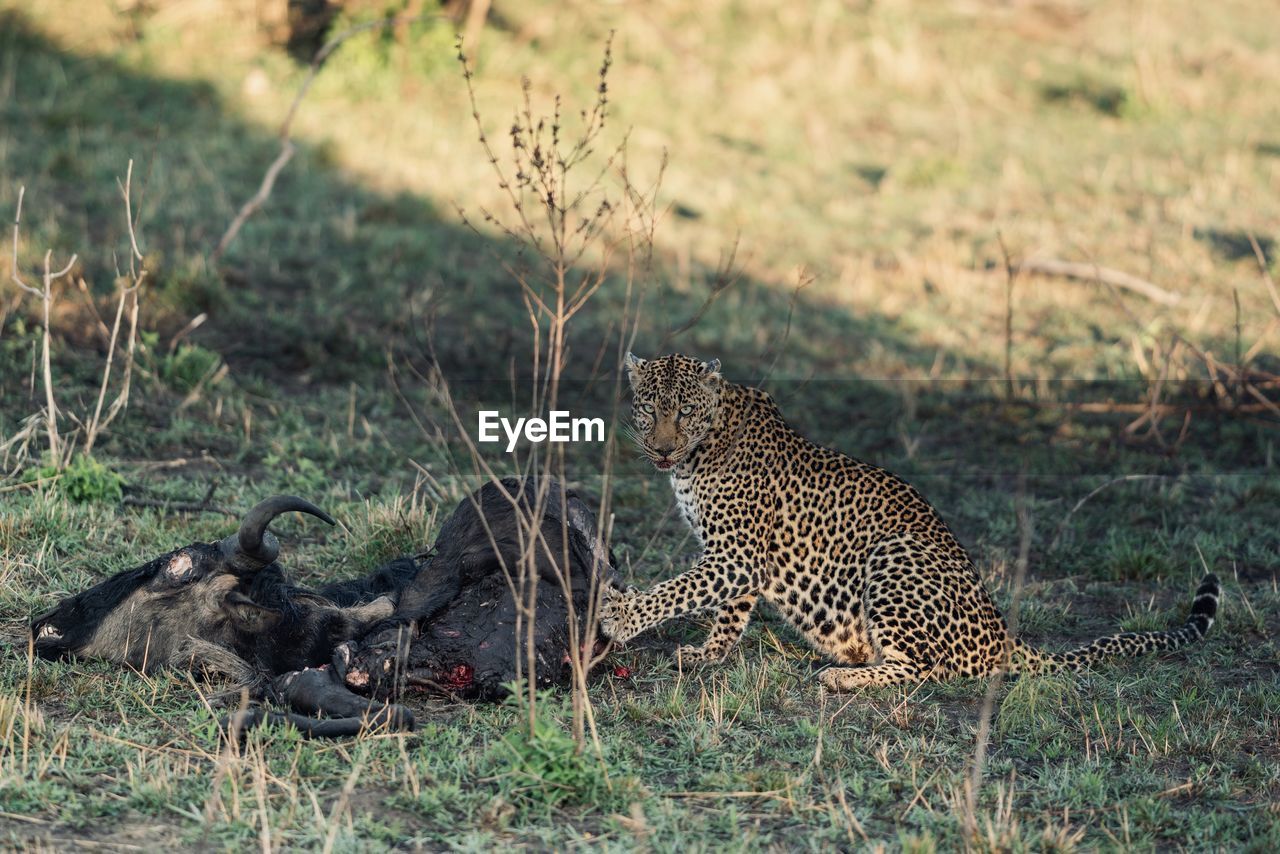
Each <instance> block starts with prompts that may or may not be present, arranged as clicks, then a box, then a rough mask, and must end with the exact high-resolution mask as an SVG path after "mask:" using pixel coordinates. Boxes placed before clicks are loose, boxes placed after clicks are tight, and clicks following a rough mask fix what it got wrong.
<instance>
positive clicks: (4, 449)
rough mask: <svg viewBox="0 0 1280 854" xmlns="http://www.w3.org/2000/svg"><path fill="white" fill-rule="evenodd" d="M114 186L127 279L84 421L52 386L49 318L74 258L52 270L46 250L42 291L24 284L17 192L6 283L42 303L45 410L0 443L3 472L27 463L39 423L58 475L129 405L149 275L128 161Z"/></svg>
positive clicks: (122, 278)
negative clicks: (120, 361) (116, 378)
mask: <svg viewBox="0 0 1280 854" xmlns="http://www.w3.org/2000/svg"><path fill="white" fill-rule="evenodd" d="M117 183H118V186H119V187H120V195H121V197H122V199H123V202H124V212H125V220H126V223H127V225H128V235H129V249H128V254H129V267H128V274H127V275H124V274H118V275H117V277H116V278H117V285H116V311H115V317H114V321H113V323H112V325H111V328H110V330H109V333H108V344H107V353H106V357H105V360H104V364H103V369H102V380H101V382H100V383H99V386H98V395H97V400H96V403H95V405H94V408H93V411H92V413H90V414H89V415H88V416H87V417H86V418H82V417H81V416H80V415H78V414H76V413H75V412H74V411H72V410H70V409H63V408H61V407H59V405H58V402H57V400H56V397H55V389H56V384H55V382H54V376H53V363H52V348H53V336H52V331H51V324H52V321H51V314H52V309H53V303H54V299H55V297H56V294H55V289H54V285H55V283H57V282H59V281H60V280H62V279H63V278H64V277H66V276H68V275H69V274H70V273H71V271H72V269H73V268H74V267H75V264H76V261H77V259H78V256H77V255H74V254H73V255H72V256H71V259H70V260H69V261H67V263H66V264H65V265H64V266H63V267H62V268H61V269H59V270H54V269H53V264H52V258H53V251H52V250H47V251H46V252H45V254H44V262H43V265H42V273H41V287H38V288H37V287H34V286H32V285H30V284H28V283H27V281H26V280H25V279H24V278H23V274H22V268H21V266H20V264H19V257H18V245H19V238H20V235H21V226H22V204H23V201H24V198H25V196H26V188H25V187H21V188H19V190H18V203H17V206H16V209H15V212H14V218H13V253H12V268H11V272H10V278H11V280H12V281H13V282H14V283H15V284H16V285H17V286H18V287H19V288H20V289H21V290H22V291H23V292H25V293H27V294H30V295H32V296H34V297H36V298H38V299H39V300H40V303H41V310H42V317H43V328H42V330H41V348H40V366H41V383H42V385H43V386H44V407H43V409H42V410H41V412H40V413H39V419H38V420H37V419H34V418H33V419H28V420H27V421H26V423H25V424H24V426H23V428H22V429H20V430H19V431H18V432H17V433H16V434H15V435H13V436H11V437H9V438H8V439H6V440H4V441H3V442H2V443H0V453H2V454H3V455H4V456H3V459H2V460H0V467H3V469H4V470H6V471H9V472H13V471H16V470H18V469H20V468H21V467H22V466H24V465H25V464H26V462H27V457H28V452H29V449H30V447H31V439H32V437H33V435H34V429H35V425H36V424H37V423H41V424H42V425H43V427H44V432H45V436H46V438H47V443H48V449H47V450H48V456H49V460H50V463H51V464H52V465H53V466H55V467H56V468H57V469H58V470H61V469H63V468H65V467H66V466H67V465H68V464H69V463H70V462H71V458H72V457H73V456H74V455H75V453H76V451H77V449H79V451H80V452H81V453H83V454H86V455H88V454H90V453H92V451H93V447H94V444H95V443H96V442H97V440H98V437H99V436H100V435H101V434H102V432H103V431H104V430H106V429H107V427H109V426H110V425H111V423H112V422H113V421H115V419H116V418H117V417H118V416H119V415H120V413H121V412H123V411H124V409H125V408H126V407H127V406H128V403H129V391H130V388H131V380H132V376H133V364H134V355H135V352H136V349H137V344H138V291H139V289H140V288H141V287H142V284H143V281H144V280H145V279H146V276H147V270H146V267H145V262H144V257H143V254H142V251H141V250H140V249H139V248H138V237H137V233H136V231H135V220H134V215H133V202H132V187H133V161H132V160H130V161H129V165H128V169H127V170H126V172H125V178H124V181H123V182H117ZM80 286H81V288H82V290H86V291H87V286H85V284H84V282H83V280H81V282H80ZM126 315H127V317H128V331H127V332H125V335H124V341H123V342H122V341H121V332H122V330H124V328H125V317H126ZM104 325H105V324H104ZM121 349H123V351H124V354H123V355H124V366H123V369H122V376H121V379H120V382H119V384H118V386H117V388H116V393H115V397H114V398H113V399H112V401H111V403H110V405H108V404H107V402H106V401H107V397H108V394H109V392H110V389H111V385H112V382H111V378H112V372H113V370H114V367H115V358H116V353H117V351H118V350H121ZM104 407H105V408H106V411H105V412H104V411H103V409H104ZM60 416H65V417H66V418H68V419H70V420H71V421H73V422H74V423H75V424H76V430H75V431H74V432H73V433H71V434H70V435H64V434H63V433H62V430H61V428H60V426H59V418H60Z"/></svg>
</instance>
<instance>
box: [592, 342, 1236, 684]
mask: <svg viewBox="0 0 1280 854" xmlns="http://www.w3.org/2000/svg"><path fill="white" fill-rule="evenodd" d="M624 368H625V372H626V375H627V379H628V381H629V383H630V387H631V393H632V423H633V425H634V427H633V430H632V432H633V434H634V437H635V439H636V441H637V444H638V445H639V449H640V451H641V453H642V455H643V457H644V458H645V459H647V460H648V462H650V463H651V464H652V465H653V467H654V468H655V469H657V470H658V471H659V472H663V473H666V474H668V475H669V476H670V478H671V486H672V489H673V491H674V493H675V502H676V505H677V506H678V508H679V511H680V514H681V516H682V517H683V519H684V521H685V522H687V523H688V526H689V527H690V529H692V532H693V535H694V537H695V539H696V540H697V541H698V543H699V544H700V545H701V547H702V552H701V555H700V556H699V557H698V558H697V559H696V560H695V561H694V564H693V566H692V567H691V568H690V569H688V570H687V571H685V572H683V573H681V574H679V575H677V576H675V577H674V578H670V579H668V580H666V581H662V582H661V583H659V584H656V585H655V586H653V587H652V588H651V589H650V590H648V591H642V590H640V589H638V588H636V587H627V588H624V589H621V590H618V591H606V593H605V594H604V598H603V600H602V602H601V605H600V624H599V625H600V630H601V632H602V634H603V635H604V636H606V637H607V638H609V639H611V640H612V641H613V642H614V643H615V644H617V645H625V644H626V643H627V642H628V641H630V640H632V639H633V638H635V637H636V636H637V635H639V634H641V633H642V632H645V631H648V630H649V629H652V628H654V627H656V626H658V625H660V624H662V623H665V622H667V621H668V620H671V619H674V618H676V617H682V616H685V615H690V614H695V613H701V612H711V615H712V620H711V628H710V631H709V632H708V634H707V636H706V638H705V640H704V641H703V643H702V644H701V645H700V646H693V645H685V646H681V647H679V648H678V649H677V650H676V655H677V658H678V660H679V661H680V662H682V663H686V662H687V663H715V662H720V661H723V660H724V659H725V658H726V656H728V654H729V653H730V651H731V650H732V649H733V648H734V647H735V646H736V644H737V642H738V640H739V639H740V638H741V637H742V634H743V632H744V630H745V629H746V628H747V626H748V624H749V623H750V621H751V617H752V615H753V613H754V612H755V610H756V607H757V605H758V604H759V603H760V602H761V600H763V601H764V602H766V603H768V604H769V605H770V606H772V607H773V608H774V609H776V610H777V611H778V612H780V613H781V615H782V617H783V618H784V619H785V621H786V622H788V623H789V624H790V625H791V626H793V627H794V628H795V629H796V630H797V631H798V632H799V633H800V635H801V636H802V637H803V638H804V640H805V641H806V642H807V643H808V645H809V646H811V647H812V648H813V649H814V650H816V651H817V652H818V653H819V654H820V655H821V656H823V657H825V658H827V659H829V660H830V661H831V662H833V663H832V664H831V665H830V666H826V667H825V668H824V669H822V670H821V671H820V672H819V674H818V679H819V682H820V683H821V685H822V686H823V687H824V688H825V689H827V690H830V691H836V692H848V691H854V690H858V689H861V688H869V687H876V686H897V685H909V684H915V683H921V682H926V681H944V680H949V679H954V678H960V677H982V676H989V675H992V674H996V673H998V672H999V673H1006V674H1011V675H1012V676H1014V677H1016V676H1019V675H1023V674H1026V675H1036V674H1045V673H1053V672H1058V671H1071V672H1075V671H1081V670H1086V669H1089V668H1092V667H1093V666H1094V665H1096V664H1098V663H1100V662H1102V661H1104V660H1106V659H1111V658H1120V657H1131V656H1138V655H1142V654H1146V653H1153V652H1158V651H1165V650H1174V649H1178V648H1180V647H1183V646H1185V645H1187V644H1190V643H1192V642H1195V641H1198V640H1200V639H1201V638H1203V637H1204V636H1205V635H1206V633H1207V632H1208V631H1209V629H1210V627H1211V626H1212V625H1213V622H1214V618H1215V615H1216V613H1217V610H1218V600H1219V597H1220V594H1221V585H1220V583H1219V581H1218V579H1217V577H1216V576H1214V575H1213V574H1208V575H1206V576H1205V577H1204V579H1203V580H1202V581H1201V583H1200V585H1199V587H1198V588H1197V590H1196V591H1195V595H1194V598H1193V600H1192V603H1191V607H1190V612H1189V615H1188V616H1187V618H1186V620H1185V622H1184V623H1183V624H1182V625H1181V626H1179V627H1177V628H1172V629H1169V630H1166V631H1142V632H1121V633H1117V634H1110V635H1106V636H1104V637H1101V638H1098V639H1097V640H1094V641H1092V642H1091V643H1088V644H1086V645H1084V646H1081V647H1079V648H1077V649H1073V650H1070V651H1067V652H1048V651H1044V650H1041V649H1038V648H1036V647H1033V646H1032V645H1030V644H1029V643H1026V642H1024V641H1023V640H1021V639H1020V638H1018V637H1016V636H1014V634H1012V633H1011V632H1010V629H1009V624H1008V623H1007V622H1006V620H1005V618H1004V616H1003V614H1002V613H1001V611H1000V609H999V608H998V607H997V606H996V603H995V601H994V600H993V599H992V597H991V595H990V594H989V593H988V592H987V590H986V588H985V586H984V585H983V582H982V579H981V577H980V575H979V572H978V569H977V566H976V564H975V563H974V561H973V560H972V559H971V558H970V556H969V554H968V552H966V550H965V549H964V547H963V546H962V545H961V544H960V542H959V541H958V540H957V538H956V537H955V536H954V535H953V534H952V532H951V530H950V529H949V528H948V527H947V525H946V523H945V522H944V521H943V519H942V517H941V515H940V514H939V513H938V511H937V510H935V509H934V507H933V505H931V504H930V503H929V502H928V501H927V500H926V499H925V497H924V496H923V495H922V494H921V493H920V492H918V491H917V490H916V489H915V488H914V487H912V486H911V485H910V484H908V483H907V482H906V481H905V480H903V479H902V478H900V477H898V476H897V475H895V474H893V473H891V472H889V471H887V470H885V469H883V468H880V467H878V466H875V465H872V464H870V463H866V462H862V461H860V460H857V459H854V458H852V457H850V456H847V455H845V454H843V453H841V452H840V451H837V450H832V449H829V448H825V447H822V446H820V445H818V444H815V443H814V442H812V441H809V440H808V439H806V438H805V437H804V436H802V435H801V434H800V433H799V432H797V431H796V430H795V429H793V428H792V427H791V426H790V425H788V423H787V421H786V420H785V419H784V418H783V415H782V412H781V410H780V408H779V407H778V405H777V404H776V403H775V402H774V400H773V398H772V397H771V396H770V395H769V394H768V393H766V392H765V391H762V390H761V389H758V388H753V387H749V386H746V385H740V384H736V383H733V382H729V381H728V380H726V379H725V378H724V377H723V376H722V374H721V368H720V362H719V360H714V359H713V360H711V361H701V360H699V359H696V358H693V357H690V356H685V355H681V354H678V353H677V354H671V355H667V356H661V357H656V358H651V359H641V358H638V357H636V356H635V355H633V354H631V353H628V354H627V356H626V359H625V363H624Z"/></svg>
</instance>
